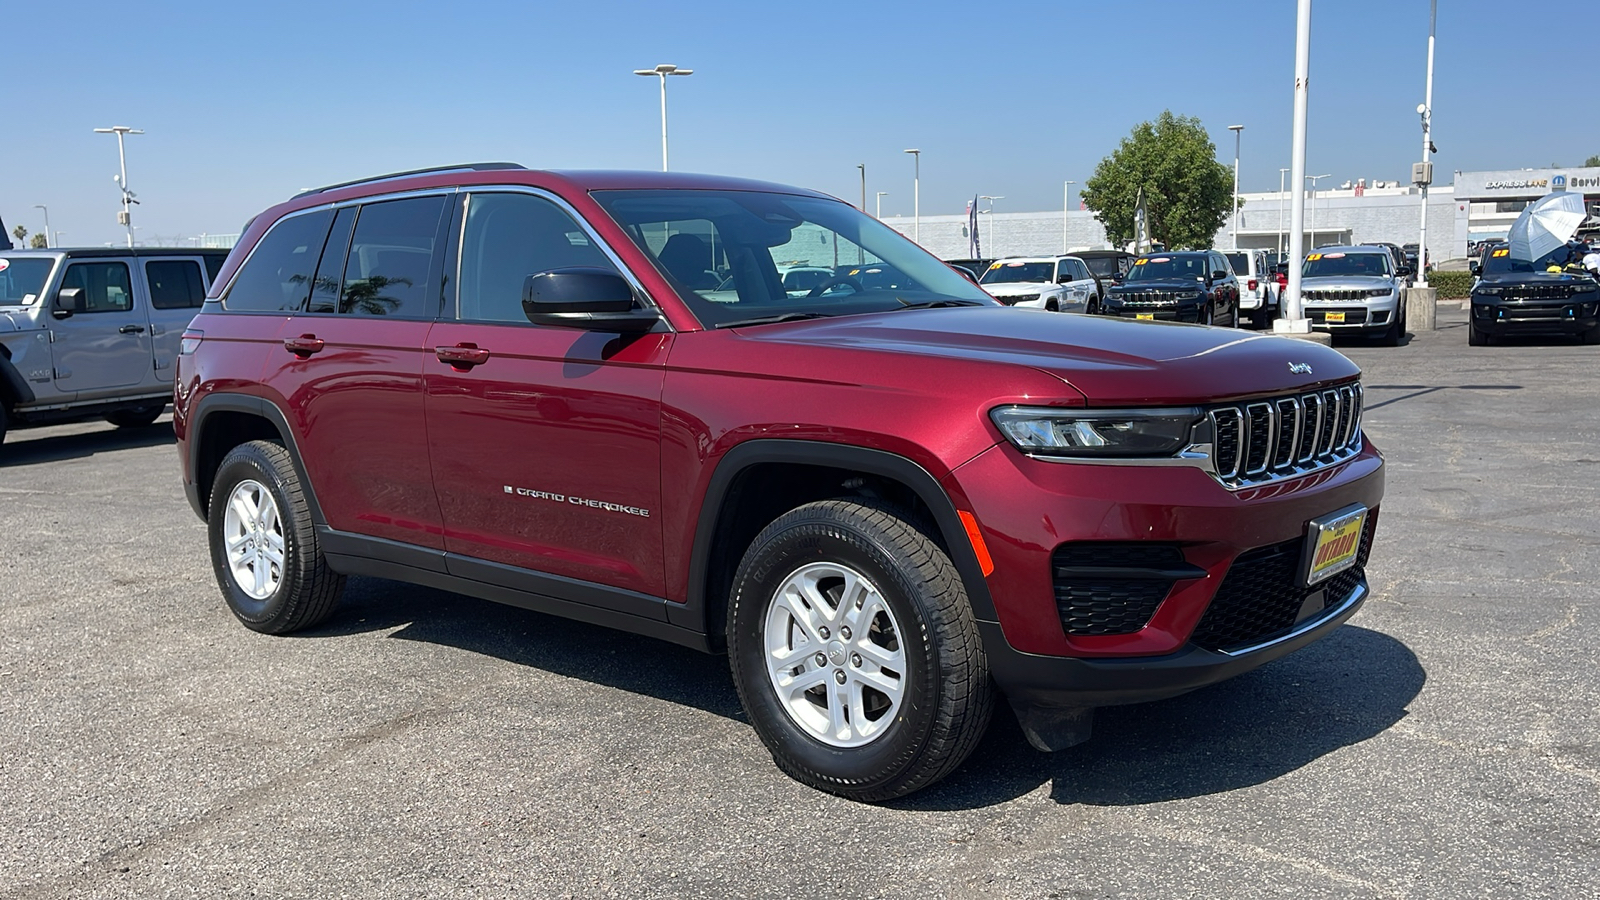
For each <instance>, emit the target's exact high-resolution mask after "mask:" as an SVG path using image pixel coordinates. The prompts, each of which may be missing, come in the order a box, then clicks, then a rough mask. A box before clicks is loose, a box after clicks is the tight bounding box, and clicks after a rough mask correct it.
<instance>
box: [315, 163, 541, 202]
mask: <svg viewBox="0 0 1600 900" xmlns="http://www.w3.org/2000/svg"><path fill="white" fill-rule="evenodd" d="M526 168H527V166H524V165H521V164H520V163H513V162H483V163H457V164H456V165H453V166H431V167H429V168H426V169H410V170H407V171H405V172H390V173H389V174H388V175H374V176H372V177H371V178H357V179H356V180H354V181H341V182H339V183H338V184H326V185H323V186H322V187H317V188H311V189H310V190H304V191H301V192H300V193H298V194H295V195H294V197H293V198H291V199H295V200H298V199H300V198H301V197H309V196H311V195H312V194H321V193H324V192H326V191H333V190H338V189H339V188H347V187H354V186H356V185H358V184H373V183H375V182H379V181H391V180H393V179H396V178H409V177H411V176H412V175H432V174H434V173H436V172H494V171H498V170H502V169H526Z"/></svg>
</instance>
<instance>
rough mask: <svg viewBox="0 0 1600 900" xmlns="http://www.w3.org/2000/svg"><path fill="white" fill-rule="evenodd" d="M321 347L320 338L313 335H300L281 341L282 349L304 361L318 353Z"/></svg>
mask: <svg viewBox="0 0 1600 900" xmlns="http://www.w3.org/2000/svg"><path fill="white" fill-rule="evenodd" d="M322 347H323V341H322V338H319V337H317V336H316V335H314V334H302V335H300V336H299V337H292V338H284V341H283V349H285V350H287V351H289V352H290V353H293V354H294V355H295V356H298V357H300V358H301V359H305V358H306V357H308V356H310V355H311V354H313V353H320V352H321V351H322Z"/></svg>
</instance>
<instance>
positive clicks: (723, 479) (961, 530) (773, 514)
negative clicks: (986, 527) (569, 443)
mask: <svg viewBox="0 0 1600 900" xmlns="http://www.w3.org/2000/svg"><path fill="white" fill-rule="evenodd" d="M858 480H859V481H858ZM853 482H855V483H853ZM772 487H776V488H777V490H776V491H773V490H765V491H764V490H761V489H762V488H772ZM884 491H889V492H891V493H892V492H900V491H903V492H904V494H905V496H906V497H909V498H912V499H914V501H915V502H914V503H913V504H912V507H913V511H914V512H916V513H920V514H922V515H925V516H926V520H927V521H926V523H925V527H926V528H927V529H928V530H930V531H931V532H933V533H932V534H930V537H932V538H933V539H934V540H935V541H936V542H937V543H939V544H940V546H941V548H942V549H944V551H945V552H946V553H948V554H949V555H950V558H951V561H952V562H953V563H954V564H955V566H956V571H957V572H958V573H959V574H960V575H961V580H962V583H963V585H964V586H965V587H966V591H967V597H968V600H969V602H970V603H971V604H972V612H973V615H974V616H975V617H976V618H978V619H981V620H987V621H994V620H995V611H994V601H993V599H992V598H991V597H990V595H989V587H988V583H987V582H986V581H985V580H984V576H983V570H982V568H981V567H980V566H979V564H978V557H977V554H976V553H975V552H974V551H973V549H972V544H971V542H970V539H969V538H968V537H967V532H966V528H965V526H964V525H963V524H962V521H961V518H960V516H959V514H958V513H957V510H956V507H955V504H954V503H953V502H952V501H951V499H950V497H949V495H948V494H947V493H946V492H945V490H944V488H943V487H941V486H940V484H939V482H938V480H937V479H935V478H934V477H933V475H932V474H930V473H929V472H928V470H927V469H925V468H923V467H922V466H921V465H919V464H918V463H916V462H915V461H913V460H911V459H908V458H906V457H904V456H900V455H898V454H895V453H890V452H887V451H883V450H874V449H870V448H866V447H855V446H849V445H844V444H830V443H826V442H821V441H804V440H784V439H757V440H752V441H746V442H745V443H742V444H740V445H738V446H737V447H734V448H733V449H732V450H730V451H728V452H727V453H726V454H724V455H723V457H722V459H721V460H719V461H718V463H717V467H716V470H715V471H714V472H713V473H712V476H711V481H710V484H709V486H708V487H707V490H706V493H705V497H704V498H703V499H702V503H701V506H700V514H699V517H698V519H697V520H696V524H695V533H694V542H693V545H692V548H691V552H690V558H689V582H688V596H687V602H686V603H685V604H684V605H683V607H681V608H673V607H669V611H668V618H669V619H671V620H673V623H674V624H676V625H680V626H682V627H686V628H692V629H694V630H696V631H701V632H703V633H704V634H705V635H706V636H707V639H708V641H709V643H710V644H711V645H712V646H713V647H717V648H720V647H721V646H723V642H724V638H723V631H724V627H725V619H726V612H727V602H728V590H729V588H730V586H731V584H732V578H733V572H734V570H735V568H737V566H738V564H739V560H740V558H742V557H743V555H744V551H745V549H746V548H747V547H748V544H749V540H750V539H753V538H754V537H755V536H756V534H758V533H759V532H760V531H761V529H762V528H765V527H766V526H767V525H768V524H770V523H771V522H772V521H773V520H774V519H776V518H777V517H778V516H780V515H782V514H783V513H785V512H787V511H788V510H790V509H793V508H794V507H795V506H798V505H800V504H802V503H809V502H812V501H814V500H822V499H831V498H837V497H841V496H849V495H850V494H851V493H858V494H860V495H862V496H876V495H878V494H879V493H882V492H884ZM890 499H902V502H903V498H894V497H891V498H890ZM795 501H798V502H795ZM780 506H781V507H782V508H781V509H779V508H778V507H780Z"/></svg>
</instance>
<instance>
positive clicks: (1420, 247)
mask: <svg viewBox="0 0 1600 900" xmlns="http://www.w3.org/2000/svg"><path fill="white" fill-rule="evenodd" d="M1438 18H1439V0H1431V2H1430V3H1429V4H1428V86H1427V93H1426V94H1425V95H1424V98H1423V101H1422V106H1421V107H1420V108H1418V109H1417V112H1418V113H1420V114H1421V115H1422V169H1423V172H1424V173H1426V172H1427V170H1428V168H1429V164H1428V156H1429V154H1430V153H1432V152H1433V32H1434V24H1435V22H1436V20H1437V19H1438ZM1430 181H1431V179H1430ZM1416 284H1417V287H1427V286H1428V183H1427V182H1424V183H1423V184H1422V230H1421V233H1420V234H1419V235H1418V236H1417V281H1416Z"/></svg>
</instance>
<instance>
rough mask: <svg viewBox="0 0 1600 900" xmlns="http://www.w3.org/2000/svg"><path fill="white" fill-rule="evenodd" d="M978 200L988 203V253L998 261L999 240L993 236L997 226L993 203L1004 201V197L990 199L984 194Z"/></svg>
mask: <svg viewBox="0 0 1600 900" xmlns="http://www.w3.org/2000/svg"><path fill="white" fill-rule="evenodd" d="M978 199H979V200H987V201H989V252H990V253H993V254H994V257H995V259H999V258H1000V239H999V238H997V237H995V235H996V234H997V232H996V231H995V226H996V225H997V224H999V220H998V219H996V218H995V216H994V202H995V201H996V200H1004V199H1005V198H1004V197H991V196H989V195H988V194H984V195H982V196H980V197H979V198H978Z"/></svg>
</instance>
